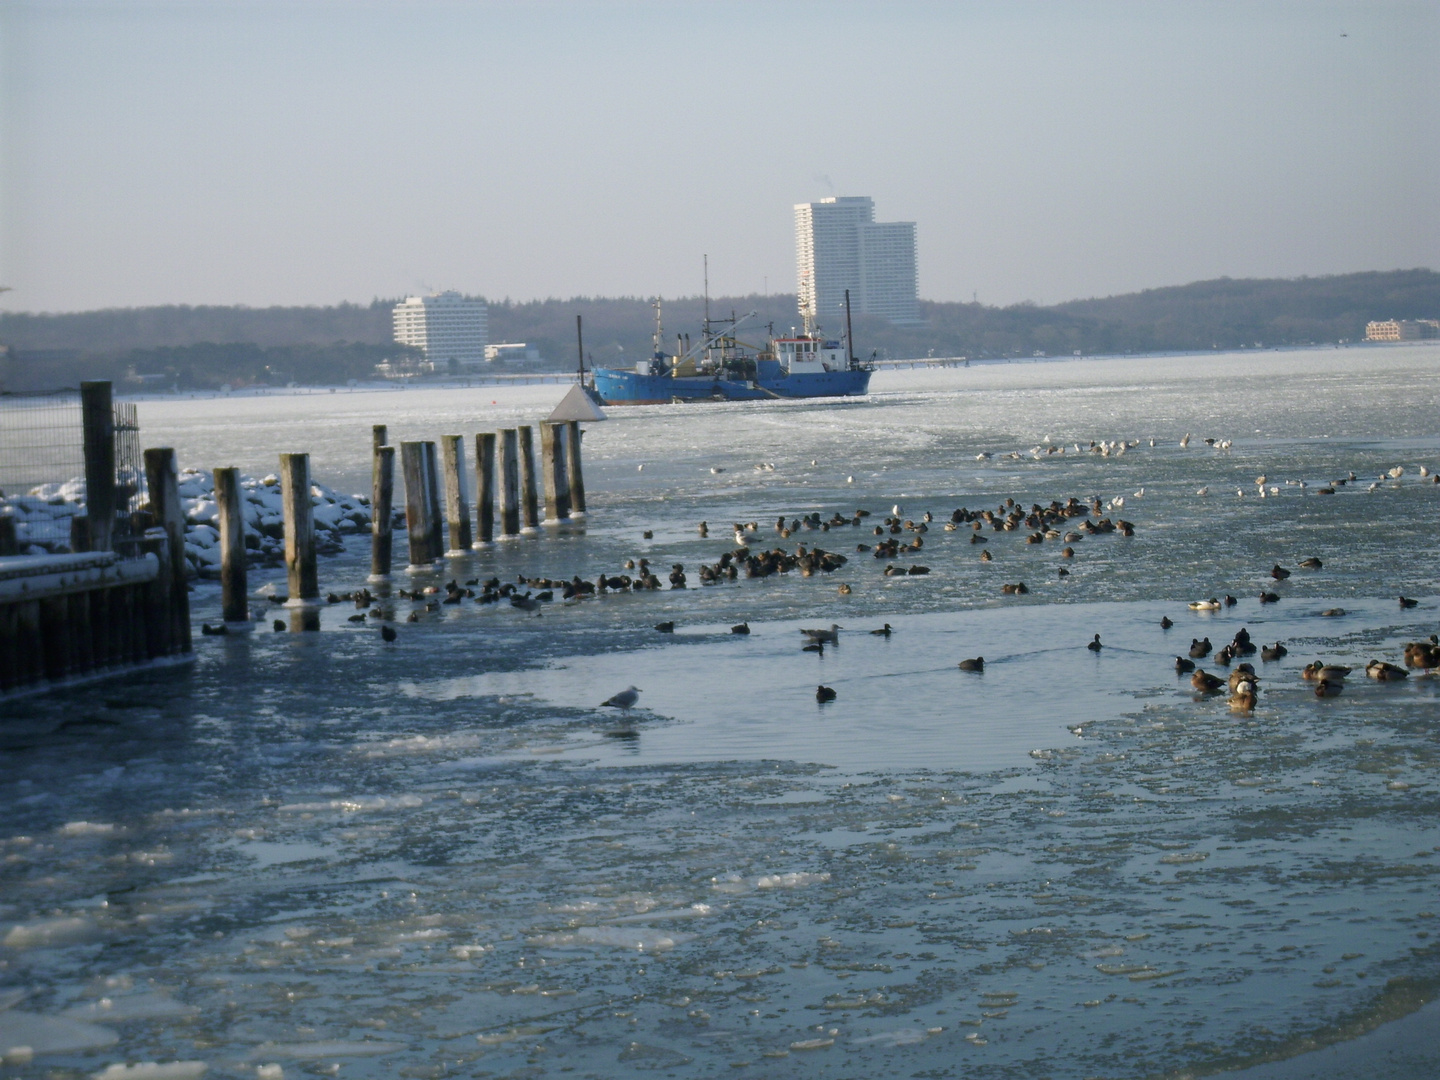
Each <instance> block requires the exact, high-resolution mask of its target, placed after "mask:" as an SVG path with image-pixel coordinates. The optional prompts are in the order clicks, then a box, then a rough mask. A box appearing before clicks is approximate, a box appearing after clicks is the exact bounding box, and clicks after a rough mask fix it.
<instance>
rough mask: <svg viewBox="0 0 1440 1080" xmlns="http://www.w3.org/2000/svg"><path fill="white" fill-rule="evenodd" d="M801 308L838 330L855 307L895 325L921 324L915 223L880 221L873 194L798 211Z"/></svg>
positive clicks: (806, 205)
mask: <svg viewBox="0 0 1440 1080" xmlns="http://www.w3.org/2000/svg"><path fill="white" fill-rule="evenodd" d="M795 261H796V270H797V272H798V275H799V288H798V289H797V292H798V294H799V306H800V312H801V314H802V315H803V314H804V313H805V312H806V311H807V310H808V311H810V312H811V313H812V314H813V315H814V317H815V319H816V321H817V322H819V323H820V325H821V326H824V327H827V328H828V329H830V330H832V331H835V330H838V329H839V328H840V320H841V319H843V318H844V314H843V309H844V306H845V290H846V289H849V290H850V307H851V309H852V310H853V311H856V312H862V313H864V314H866V315H878V316H880V317H881V318H885V319H889V320H890V321H891V322H894V323H902V324H903V323H918V322H920V306H919V301H918V290H917V279H916V274H915V223H914V222H913V221H883V222H877V221H876V220H875V203H874V201H873V200H872V199H870V198H869V197H868V196H864V195H855V196H840V197H837V196H831V197H830V198H828V199H821V200H820V201H819V202H811V203H799V204H797V205H796V207H795Z"/></svg>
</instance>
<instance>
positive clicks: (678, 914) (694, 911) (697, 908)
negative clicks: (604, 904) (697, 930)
mask: <svg viewBox="0 0 1440 1080" xmlns="http://www.w3.org/2000/svg"><path fill="white" fill-rule="evenodd" d="M714 913H715V909H714V908H712V907H711V906H710V905H709V904H691V905H690V906H689V907H685V908H667V909H666V910H664V911H647V912H643V913H642V914H639V915H621V916H620V917H619V918H618V919H611V920H610V925H612V926H619V925H621V924H623V923H642V922H659V921H661V920H665V919H699V918H703V917H704V916H706V915H713V914H714Z"/></svg>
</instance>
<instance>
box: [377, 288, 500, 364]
mask: <svg viewBox="0 0 1440 1080" xmlns="http://www.w3.org/2000/svg"><path fill="white" fill-rule="evenodd" d="M394 319H395V340H396V342H398V343H399V344H401V345H411V346H414V347H415V348H417V349H420V350H421V351H422V352H424V354H425V360H426V362H427V363H428V364H430V365H432V366H433V368H434V369H435V370H437V371H445V370H447V369H449V370H454V371H473V370H475V369H476V368H479V367H480V366H482V365H483V364H484V363H485V346H486V345H488V344H489V343H490V311H489V308H487V307H486V305H485V301H483V300H470V299H467V298H466V297H463V296H461V295H460V294H459V293H458V292H453V291H451V292H442V293H436V294H435V295H433V296H409V297H406V298H405V300H404V301H402V302H401V303H399V304H396V305H395V310H394Z"/></svg>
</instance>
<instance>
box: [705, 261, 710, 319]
mask: <svg viewBox="0 0 1440 1080" xmlns="http://www.w3.org/2000/svg"><path fill="white" fill-rule="evenodd" d="M704 259H705V336H706V337H707V338H708V337H709V336H710V256H709V255H705V256H704Z"/></svg>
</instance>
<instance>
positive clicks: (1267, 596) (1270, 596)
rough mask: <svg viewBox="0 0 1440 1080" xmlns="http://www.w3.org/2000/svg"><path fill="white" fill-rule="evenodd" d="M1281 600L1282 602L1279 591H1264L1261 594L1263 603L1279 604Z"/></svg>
mask: <svg viewBox="0 0 1440 1080" xmlns="http://www.w3.org/2000/svg"><path fill="white" fill-rule="evenodd" d="M1279 602H1280V594H1279V593H1273V592H1262V593H1261V594H1260V603H1262V604H1278V603H1279Z"/></svg>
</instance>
